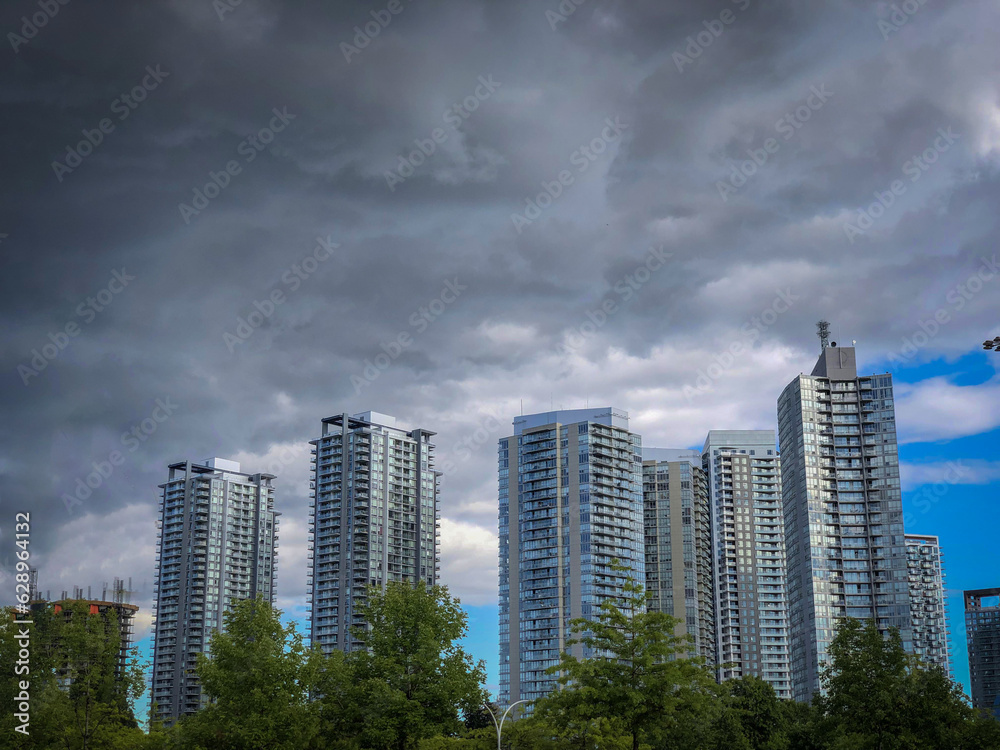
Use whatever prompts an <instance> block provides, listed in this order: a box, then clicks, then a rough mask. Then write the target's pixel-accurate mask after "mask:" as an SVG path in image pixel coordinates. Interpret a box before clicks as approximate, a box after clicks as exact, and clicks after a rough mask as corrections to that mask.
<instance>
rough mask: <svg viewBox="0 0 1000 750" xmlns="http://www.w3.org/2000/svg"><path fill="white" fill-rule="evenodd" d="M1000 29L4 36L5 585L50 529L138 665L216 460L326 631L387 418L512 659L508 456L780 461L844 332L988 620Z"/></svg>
mask: <svg viewBox="0 0 1000 750" xmlns="http://www.w3.org/2000/svg"><path fill="white" fill-rule="evenodd" d="M998 23H1000V7H998V5H997V4H996V3H990V2H986V3H984V2H973V1H972V0H955V1H951V2H941V1H939V0H926V2H918V0H907V2H905V3H900V4H889V3H884V2H862V1H860V0H828V1H827V2H823V3H808V4H807V3H796V2H790V1H788V2H786V1H784V0H780V1H779V0H770V1H769V0H737V1H736V2H693V1H687V2H669V1H663V0H629V1H626V0H564V2H563V3H562V4H561V5H560V4H559V3H558V2H556V1H555V0H541V1H536V2H526V1H521V0H507V1H505V2H482V1H480V0H463V1H462V2H457V1H454V0H453V1H452V2H439V1H438V0H384V1H383V0H376V2H333V3H331V2H320V0H314V1H307V0H303V1H302V2H291V1H289V2H277V1H269V0H242V2H237V0H217V2H212V1H211V0H166V1H161V0H143V2H141V3H134V2H111V1H107V2H84V0H69V1H68V2H66V3H65V4H60V3H59V2H56V0H51V2H46V1H45V0H43V1H42V2H38V1H37V0H34V1H32V0H11V1H10V2H5V3H4V4H3V6H2V8H0V32H2V33H3V34H4V37H5V39H4V40H3V41H2V42H0V71H2V73H0V98H2V106H3V113H4V116H3V117H2V118H0V174H2V175H3V179H2V181H0V191H2V201H0V257H2V259H3V269H4V273H3V274H2V276H0V284H2V285H3V293H2V295H0V315H2V316H3V346H2V352H0V357H2V369H3V372H4V373H5V374H4V378H5V380H4V385H3V389H2V399H3V411H2V414H3V427H2V429H0V513H2V517H0V532H2V534H0V544H2V545H3V546H4V549H3V550H0V559H2V560H3V561H4V569H5V571H7V572H9V564H10V558H9V554H10V553H11V551H12V542H11V532H12V523H13V516H14V513H15V512H17V511H21V510H30V511H31V513H32V526H31V534H32V536H31V549H32V553H33V557H32V560H33V561H34V562H35V564H37V565H38V567H39V569H40V578H41V580H40V584H41V588H42V589H43V591H44V590H46V589H48V590H51V591H52V592H53V594H56V593H57V592H59V591H61V590H62V589H71V588H72V587H73V586H74V585H81V586H84V587H86V586H88V585H91V586H94V587H96V588H99V587H100V585H101V583H102V582H103V581H110V580H111V579H112V578H113V577H115V576H119V577H129V576H131V577H132V580H133V588H134V589H135V590H136V591H137V594H136V601H137V603H139V604H140V605H141V606H142V607H143V613H144V615H145V616H146V619H144V621H143V622H144V623H145V624H147V625H148V613H149V603H150V600H151V594H152V581H153V575H154V568H153V565H154V554H155V542H156V529H155V525H154V521H155V509H156V501H157V497H158V493H159V490H158V489H157V485H158V484H159V483H161V482H163V481H164V480H165V479H166V476H167V469H166V467H167V464H168V463H169V462H173V461H179V460H185V459H191V460H195V461H198V460H202V459H205V458H208V457H210V456H220V457H225V458H232V459H236V460H239V461H241V462H242V464H243V468H244V470H245V471H271V472H272V473H275V474H277V475H278V480H277V483H276V484H277V487H278V491H277V505H278V510H280V511H281V512H282V514H283V516H282V521H281V548H280V575H279V592H278V593H279V605H280V606H281V607H283V608H284V609H286V610H287V611H289V612H290V613H298V614H301V613H302V612H304V611H305V610H304V602H305V582H306V579H305V574H306V519H307V506H308V473H309V463H308V459H309V455H308V451H309V446H308V443H307V441H308V440H309V439H312V438H315V437H316V436H317V435H318V433H319V430H320V420H321V419H322V418H323V417H327V416H330V415H332V414H336V413H341V412H349V413H355V412H360V411H366V410H376V411H380V412H384V413H388V414H392V415H395V416H396V417H398V418H399V420H400V421H401V422H402V423H403V424H405V425H406V426H409V427H422V428H424V429H428V430H432V431H434V432H436V433H437V438H436V440H437V444H438V456H439V459H440V461H441V462H442V464H444V463H445V462H448V466H449V468H448V470H447V472H446V475H445V476H444V478H443V480H442V490H443V494H442V497H441V505H442V512H443V517H444V522H443V534H442V558H443V573H444V577H445V582H446V583H448V584H450V585H451V586H452V588H453V590H454V591H455V592H456V593H457V594H459V596H461V598H462V599H463V601H464V602H465V603H466V604H469V605H471V606H472V607H473V608H474V609H475V610H476V611H477V612H478V613H479V615H478V616H479V617H480V619H481V621H482V622H484V623H486V625H484V627H491V628H493V629H494V630H495V627H496V625H495V622H494V621H493V620H492V619H491V618H492V617H493V615H490V612H491V611H493V610H491V609H490V607H491V606H494V605H495V601H496V441H497V439H498V438H499V437H501V436H503V435H507V434H510V432H511V428H510V422H511V419H512V418H513V416H515V415H516V414H518V413H519V412H520V410H521V409H522V408H523V410H524V412H525V413H529V412H535V411H547V410H549V409H550V408H553V407H554V408H559V407H565V408H578V407H582V406H585V405H587V404H590V405H592V406H597V405H600V406H605V405H609V404H613V405H615V406H617V407H620V408H623V409H626V410H627V411H628V412H629V414H630V416H631V418H632V426H633V428H634V429H636V430H637V431H639V432H640V433H641V434H642V436H643V442H644V444H646V445H656V446H670V447H688V446H691V447H700V446H701V444H702V442H703V440H704V436H705V433H706V431H707V430H708V429H713V428H714V429H741V428H747V429H751V428H773V427H774V426H775V402H776V399H777V397H778V394H779V393H780V392H781V389H782V388H783V387H784V385H785V384H786V383H787V382H788V381H789V380H790V379H792V378H793V377H794V376H796V375H797V374H798V373H799V372H802V371H806V372H808V371H809V370H810V369H811V367H812V364H813V363H814V361H815V358H816V355H817V353H818V349H819V343H818V341H817V339H816V337H815V330H814V324H815V322H816V321H817V320H819V319H821V318H825V319H827V320H829V321H830V323H831V325H832V329H833V338H834V340H837V341H838V342H840V343H842V344H843V343H849V342H850V341H851V340H856V341H857V347H858V356H859V361H860V363H861V369H862V370H863V371H865V372H871V371H880V372H881V371H892V372H893V373H894V375H895V377H896V381H897V386H898V394H897V395H898V399H897V417H898V420H899V428H900V439H901V442H902V443H903V444H904V445H903V448H902V452H903V459H904V468H903V485H904V490H905V491H906V492H907V493H910V494H911V495H912V493H916V492H919V491H920V488H921V487H926V486H928V485H933V484H934V483H942V486H945V487H946V490H947V493H946V496H945V499H944V500H943V501H942V502H940V503H938V504H937V505H935V506H933V507H932V508H931V509H930V510H919V509H914V510H913V512H912V518H913V524H912V527H913V528H912V530H914V531H918V532H920V533H935V532H936V531H937V526H936V524H939V525H941V528H942V535H943V540H944V542H946V543H952V544H953V547H954V548H955V554H954V555H953V556H952V558H953V560H954V561H955V562H953V564H952V566H951V567H950V568H949V570H950V579H949V580H950V585H952V586H954V587H956V588H961V587H962V586H963V585H964V586H965V587H967V588H975V587H984V586H987V585H997V584H998V583H1000V581H997V580H996V572H997V567H998V566H997V562H998V560H997V556H996V551H995V546H993V544H992V543H991V541H990V539H989V536H988V533H989V532H988V530H989V529H993V530H995V529H996V525H997V523H996V522H997V520H998V513H997V510H996V505H995V500H996V494H997V489H998V487H1000V463H998V462H997V461H996V459H995V448H996V445H997V444H998V443H997V438H998V436H1000V430H998V428H1000V408H998V407H997V403H998V396H1000V377H998V376H997V362H998V361H1000V357H998V356H996V355H992V354H990V353H985V352H982V351H980V345H981V342H982V341H983V339H984V338H987V337H993V336H995V335H997V334H1000V320H998V315H997V309H998V304H997V303H998V301H1000V277H998V274H1000V269H998V268H997V266H996V263H997V255H996V253H997V238H998V222H1000V213H998V211H997V207H998V201H1000V169H998V164H1000V159H998V157H1000V99H998V86H1000V76H998V72H1000V70H998V68H1000V46H998V45H997V44H996V28H997V27H998ZM113 453H116V454H117V457H118V458H119V459H120V460H119V461H118V462H117V463H116V464H114V465H112V464H111V460H110V459H111V456H112V454H113ZM956 461H957V462H960V469H961V470H960V471H956V470H955V465H956V464H955V462H956ZM95 463H96V466H95ZM101 468H105V473H106V474H107V475H106V476H102V477H100V481H99V482H98V481H94V482H93V483H95V484H98V485H99V486H98V487H96V488H86V489H90V493H89V496H87V497H85V498H84V497H82V496H83V495H86V494H87V492H86V489H84V488H83V485H85V484H86V481H87V477H88V475H89V474H91V473H92V472H94V471H99V470H100V469H101ZM908 502H910V504H911V505H913V503H912V502H911V501H909V500H908ZM921 507H922V506H921ZM936 514H937V515H936ZM946 517H947V519H949V520H948V521H947V522H948V523H951V524H952V525H951V526H948V527H945V525H944V524H945V518H946ZM973 517H975V518H976V523H975V524H971V525H968V524H965V523H963V524H961V526H959V525H958V524H957V523H956V521H955V519H970V518H973ZM945 528H947V529H950V531H948V533H949V534H951V536H948V537H945V535H944V529H945ZM907 530H908V531H909V530H911V525H908V526H907ZM945 551H946V555H947V554H948V553H949V549H948V548H947V546H946V550H945ZM991 576H992V577H991ZM4 581H5V583H4V584H3V586H4V589H3V592H2V594H0V599H2V600H3V601H9V599H10V594H11V589H12V586H11V585H10V579H9V577H6V576H5V578H4ZM954 614H955V613H954V612H953V616H954ZM494 619H495V618H494ZM958 635H960V633H959V634H958ZM481 648H482V653H480V654H478V655H480V656H482V657H483V658H489V659H495V652H496V643H495V637H493V636H490V637H484V638H483V641H482V644H481ZM963 659H964V652H962V653H959V654H958V655H957V657H956V662H961V661H962V660H963Z"/></svg>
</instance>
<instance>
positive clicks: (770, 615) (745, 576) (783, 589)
mask: <svg viewBox="0 0 1000 750" xmlns="http://www.w3.org/2000/svg"><path fill="white" fill-rule="evenodd" d="M702 457H703V461H704V468H705V474H706V476H707V478H708V487H709V494H710V496H711V508H712V529H713V545H714V553H713V554H714V558H713V563H714V568H715V579H714V580H715V585H714V590H715V611H716V617H715V625H716V640H717V643H718V662H719V678H720V679H721V680H728V679H734V678H739V677H743V676H745V675H752V676H754V677H759V678H760V679H762V680H764V681H765V682H767V683H768V684H769V685H771V687H773V688H774V691H775V692H776V693H777V694H778V696H779V697H780V698H790V697H791V667H790V664H789V642H788V590H787V581H786V575H785V571H786V565H785V526H784V523H785V521H784V514H783V510H782V497H781V460H780V458H779V457H778V451H777V448H776V445H775V434H774V430H711V431H710V432H709V433H708V437H707V438H706V439H705V447H704V449H703V450H702Z"/></svg>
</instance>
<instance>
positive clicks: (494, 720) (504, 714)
mask: <svg viewBox="0 0 1000 750" xmlns="http://www.w3.org/2000/svg"><path fill="white" fill-rule="evenodd" d="M518 703H528V699H527V698H525V699H524V700H520V701H514V702H513V703H511V704H510V705H509V706H507V710H506V711H504V712H503V716H502V717H500V722H499V723H497V717H496V715H495V714H494V713H493V709H492V708H490V707H489V705H488V704H486V703H484V704H483V706H484V707H485V708H486V710H487V711H489V712H490V718H491V719H493V725H494V726H495V727H496V728H497V750H500V733H501V731H502V730H503V723H504V720H505V719H506V718H507V714H509V713H510V710H511V709H512V708H514V706H516V705H517V704H518Z"/></svg>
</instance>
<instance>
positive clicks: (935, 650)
mask: <svg viewBox="0 0 1000 750" xmlns="http://www.w3.org/2000/svg"><path fill="white" fill-rule="evenodd" d="M905 539H906V565H907V568H908V570H909V578H910V587H909V588H910V620H911V621H912V623H913V653H914V654H916V655H917V656H919V657H920V659H921V660H922V661H923V662H924V663H925V664H934V665H936V666H939V667H941V669H943V670H944V672H945V674H947V675H948V676H951V659H950V657H949V654H948V613H947V610H946V603H947V600H946V599H945V597H944V556H943V555H942V554H941V545H940V544H939V543H938V538H937V537H936V536H920V535H918V534H906V536H905Z"/></svg>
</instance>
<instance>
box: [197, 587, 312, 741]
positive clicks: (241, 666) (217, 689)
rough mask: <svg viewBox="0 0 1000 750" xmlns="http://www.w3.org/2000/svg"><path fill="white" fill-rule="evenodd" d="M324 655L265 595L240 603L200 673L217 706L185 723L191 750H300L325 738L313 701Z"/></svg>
mask: <svg viewBox="0 0 1000 750" xmlns="http://www.w3.org/2000/svg"><path fill="white" fill-rule="evenodd" d="M322 661H323V656H322V654H321V653H320V652H319V650H318V649H317V650H312V651H310V650H308V649H306V647H305V646H304V644H303V641H302V636H301V635H300V634H299V633H298V632H297V630H296V627H295V624H294V623H290V624H288V625H284V624H282V622H281V611H280V610H277V609H274V608H273V607H272V606H271V604H270V603H269V602H268V601H267V600H266V599H264V597H263V596H260V595H258V596H257V598H256V599H247V600H244V601H240V602H238V603H237V604H236V606H235V607H233V608H232V609H231V610H230V611H229V612H227V613H226V615H225V627H224V629H223V630H221V631H217V632H215V633H213V634H212V638H211V643H210V647H209V653H208V654H199V655H198V666H197V673H198V678H199V679H200V681H201V685H202V687H203V688H204V691H205V693H206V694H207V695H208V697H209V700H210V701H211V702H210V704H209V705H208V706H207V707H206V708H205V709H204V710H202V711H200V712H198V713H197V714H195V715H194V716H191V717H188V718H186V719H184V720H182V721H181V722H180V728H179V729H180V731H179V734H180V736H181V738H182V741H183V742H184V743H185V744H186V745H187V746H189V747H195V748H203V747H204V748H211V750H257V749H258V748H259V749H260V750H301V749H302V748H309V747H311V746H313V743H314V742H315V740H316V737H317V735H318V732H319V718H318V715H317V714H318V710H317V708H316V707H315V704H313V703H312V702H311V701H310V693H311V691H312V690H313V689H314V687H315V686H316V684H317V681H318V678H319V675H320V672H321V669H322Z"/></svg>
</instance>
